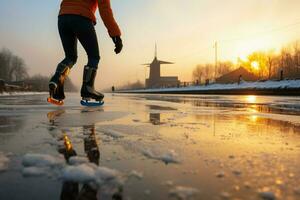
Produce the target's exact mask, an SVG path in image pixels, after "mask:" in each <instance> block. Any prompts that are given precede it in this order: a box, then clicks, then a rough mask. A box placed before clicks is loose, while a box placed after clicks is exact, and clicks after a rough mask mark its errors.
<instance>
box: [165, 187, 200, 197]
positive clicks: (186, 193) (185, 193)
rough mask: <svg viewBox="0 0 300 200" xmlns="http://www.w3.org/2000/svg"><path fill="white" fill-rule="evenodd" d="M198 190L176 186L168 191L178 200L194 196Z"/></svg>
mask: <svg viewBox="0 0 300 200" xmlns="http://www.w3.org/2000/svg"><path fill="white" fill-rule="evenodd" d="M199 192H200V191H199V190H198V189H196V188H192V187H184V186H176V187H174V188H172V189H171V190H170V191H169V196H170V197H174V198H176V199H179V200H188V199H194V198H196V195H197V194H198V193H199Z"/></svg>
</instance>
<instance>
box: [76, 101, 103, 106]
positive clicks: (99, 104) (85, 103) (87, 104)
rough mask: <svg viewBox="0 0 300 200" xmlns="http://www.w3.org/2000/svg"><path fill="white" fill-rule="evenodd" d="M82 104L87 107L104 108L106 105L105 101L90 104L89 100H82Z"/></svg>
mask: <svg viewBox="0 0 300 200" xmlns="http://www.w3.org/2000/svg"><path fill="white" fill-rule="evenodd" d="M80 104H81V105H82V106H87V107H97V106H102V105H103V104H104V101H93V102H90V101H88V100H85V99H83V100H81V101H80Z"/></svg>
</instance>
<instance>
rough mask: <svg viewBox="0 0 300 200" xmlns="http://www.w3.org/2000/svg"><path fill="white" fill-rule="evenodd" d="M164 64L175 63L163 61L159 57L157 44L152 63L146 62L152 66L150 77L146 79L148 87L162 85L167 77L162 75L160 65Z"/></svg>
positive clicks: (148, 65)
mask: <svg viewBox="0 0 300 200" xmlns="http://www.w3.org/2000/svg"><path fill="white" fill-rule="evenodd" d="M162 64H167V65H168V64H174V63H172V62H167V61H162V60H158V59H157V46H156V44H155V53H154V59H153V61H152V62H151V63H147V64H144V65H146V66H147V67H149V68H150V73H149V78H148V79H146V88H157V87H161V86H162V85H163V82H164V78H165V77H161V73H160V65H162Z"/></svg>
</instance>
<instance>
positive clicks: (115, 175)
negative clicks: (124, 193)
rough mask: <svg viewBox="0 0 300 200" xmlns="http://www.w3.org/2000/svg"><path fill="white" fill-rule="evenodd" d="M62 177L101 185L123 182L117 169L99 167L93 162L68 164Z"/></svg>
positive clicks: (67, 179)
mask: <svg viewBox="0 0 300 200" xmlns="http://www.w3.org/2000/svg"><path fill="white" fill-rule="evenodd" d="M61 178H62V179H63V180H65V181H74V182H80V183H95V184H97V185H99V186H101V185H106V184H108V183H115V184H121V183H122V182H123V180H122V176H121V173H120V172H118V171H117V170H114V169H110V168H106V167H99V166H97V165H95V164H92V163H87V164H80V165H77V166H67V167H65V168H64V169H63V171H62V175H61Z"/></svg>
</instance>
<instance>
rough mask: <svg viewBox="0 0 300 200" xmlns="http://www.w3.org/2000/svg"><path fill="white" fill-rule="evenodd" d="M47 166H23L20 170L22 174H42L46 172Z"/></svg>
mask: <svg viewBox="0 0 300 200" xmlns="http://www.w3.org/2000/svg"><path fill="white" fill-rule="evenodd" d="M47 170H48V168H40V167H25V168H23V170H22V174H23V176H43V175H46V174H47Z"/></svg>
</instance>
